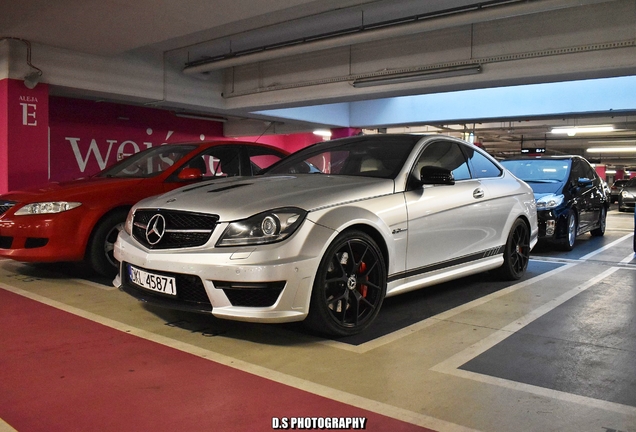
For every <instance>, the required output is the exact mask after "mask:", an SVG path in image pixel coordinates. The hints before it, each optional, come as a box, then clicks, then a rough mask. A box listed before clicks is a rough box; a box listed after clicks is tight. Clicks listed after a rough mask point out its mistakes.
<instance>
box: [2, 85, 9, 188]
mask: <svg viewBox="0 0 636 432" xmlns="http://www.w3.org/2000/svg"><path fill="white" fill-rule="evenodd" d="M8 93H9V80H8V79H4V80H0V193H4V192H7V190H8V189H9V185H8V182H9V177H8V176H7V172H8V170H9V165H8V164H9V159H8V155H7V152H8V149H9V132H8V131H9V125H8V122H9V118H8V106H7V100H8Z"/></svg>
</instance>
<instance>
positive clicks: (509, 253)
mask: <svg viewBox="0 0 636 432" xmlns="http://www.w3.org/2000/svg"><path fill="white" fill-rule="evenodd" d="M529 260H530V230H529V229H528V225H526V223H525V222H524V221H523V220H521V219H517V220H516V221H515V223H514V224H513V225H512V228H511V229H510V233H509V234H508V240H507V241H506V245H505V247H504V263H503V264H502V265H501V267H499V268H498V269H497V273H498V276H499V277H500V278H502V279H504V280H517V279H520V278H521V277H522V276H523V275H524V274H525V272H526V269H527V268H528V261H529Z"/></svg>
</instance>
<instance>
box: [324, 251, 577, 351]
mask: <svg viewBox="0 0 636 432" xmlns="http://www.w3.org/2000/svg"><path fill="white" fill-rule="evenodd" d="M575 265H577V263H570V264H564V265H563V266H561V267H558V268H555V269H554V270H550V271H549V272H546V273H543V274H541V275H538V276H535V277H533V278H531V279H528V280H525V281H523V282H519V283H517V284H514V285H511V286H509V287H508V288H504V289H501V290H499V291H496V292H494V293H492V294H488V295H486V296H483V297H480V298H478V299H475V300H473V301H471V302H468V303H465V304H463V305H461V306H457V307H455V308H453V309H449V310H447V311H445V312H442V313H440V314H437V315H434V316H432V317H430V318H427V319H425V320H422V321H420V322H418V323H415V324H412V325H410V326H408V327H404V328H402V329H400V330H397V331H395V332H393V333H389V334H387V335H384V336H381V337H379V338H377V339H373V340H371V341H369V342H365V343H363V344H360V345H350V344H346V343H343V342H338V341H334V340H323V341H320V342H319V343H321V344H323V345H329V346H331V347H334V348H339V349H343V350H346V351H351V352H355V353H358V354H364V353H366V352H368V351H371V350H373V349H376V348H379V347H381V346H384V345H386V344H389V343H392V342H395V341H397V340H399V339H402V338H404V337H406V336H409V335H411V334H413V333H415V332H417V331H420V330H422V329H424V328H426V327H429V326H431V325H433V324H436V323H438V322H440V321H445V320H448V319H450V318H452V317H453V316H455V315H458V314H460V313H462V312H465V311H467V310H470V309H472V308H475V307H477V306H481V305H483V304H484V303H488V302H489V301H491V300H493V299H496V298H499V297H502V296H504V295H507V294H510V293H512V292H514V291H517V290H519V289H521V288H525V287H527V286H529V285H532V284H534V283H536V282H540V281H542V280H544V279H547V278H549V277H552V276H554V275H555V274H557V273H560V272H562V271H565V270H568V269H570V268H572V267H573V266H575Z"/></svg>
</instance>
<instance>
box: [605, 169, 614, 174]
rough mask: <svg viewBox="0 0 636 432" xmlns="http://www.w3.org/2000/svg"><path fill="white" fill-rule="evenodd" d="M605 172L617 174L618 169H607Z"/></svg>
mask: <svg viewBox="0 0 636 432" xmlns="http://www.w3.org/2000/svg"><path fill="white" fill-rule="evenodd" d="M605 174H616V170H606V171H605Z"/></svg>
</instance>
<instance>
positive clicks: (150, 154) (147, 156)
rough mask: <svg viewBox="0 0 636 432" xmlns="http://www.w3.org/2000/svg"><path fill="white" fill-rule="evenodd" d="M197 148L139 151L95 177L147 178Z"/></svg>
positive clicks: (186, 146)
mask: <svg viewBox="0 0 636 432" xmlns="http://www.w3.org/2000/svg"><path fill="white" fill-rule="evenodd" d="M196 148H197V147H196V146H194V145H163V146H159V147H153V148H150V149H148V150H144V151H141V152H139V153H136V154H134V155H132V156H129V157H127V158H126V159H124V160H122V161H120V162H118V163H116V164H115V165H113V166H112V167H110V168H107V169H105V170H104V171H102V172H100V173H99V174H97V177H118V178H130V177H139V178H147V177H154V176H156V175H159V174H161V173H162V172H164V171H165V170H167V169H168V168H170V167H171V166H172V165H174V164H175V163H176V162H177V161H178V160H179V159H181V158H182V157H183V156H185V155H187V154H188V153H190V152H191V151H192V150H194V149H196Z"/></svg>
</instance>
